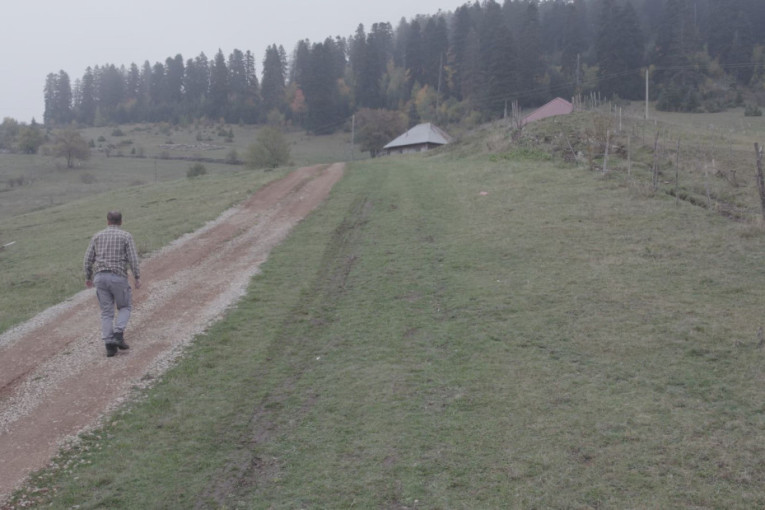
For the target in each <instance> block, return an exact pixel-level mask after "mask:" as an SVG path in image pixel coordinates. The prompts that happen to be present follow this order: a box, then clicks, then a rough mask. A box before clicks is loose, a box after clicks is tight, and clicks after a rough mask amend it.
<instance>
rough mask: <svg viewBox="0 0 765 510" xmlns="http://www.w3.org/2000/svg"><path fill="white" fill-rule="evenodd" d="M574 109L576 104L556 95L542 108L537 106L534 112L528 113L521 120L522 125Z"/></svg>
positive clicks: (566, 113)
mask: <svg viewBox="0 0 765 510" xmlns="http://www.w3.org/2000/svg"><path fill="white" fill-rule="evenodd" d="M573 111H574V105H572V104H571V103H569V102H568V101H566V100H565V99H562V98H560V97H556V98H555V99H553V100H552V101H550V102H549V103H547V104H546V105H544V106H542V107H540V108H537V109H536V110H534V112H532V113H530V114H528V115H526V116H525V117H524V118H523V120H522V121H521V125H522V126H525V125H526V124H528V123H529V122H534V121H535V120H541V119H546V118H547V117H555V116H556V115H568V114H569V113H571V112H573Z"/></svg>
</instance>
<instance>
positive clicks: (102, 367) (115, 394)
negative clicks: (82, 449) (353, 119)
mask: <svg viewBox="0 0 765 510" xmlns="http://www.w3.org/2000/svg"><path fill="white" fill-rule="evenodd" d="M343 170H344V166H343V165H342V164H334V165H331V166H315V167H307V168H302V169H299V170H296V171H294V172H292V173H291V174H289V175H288V176H287V177H285V178H283V179H280V180H278V181H275V182H272V183H270V184H268V185H267V186H265V187H264V188H263V189H261V190H260V191H258V192H257V193H255V194H254V195H253V196H252V197H250V199H248V200H247V201H246V202H245V203H244V204H242V205H240V206H238V207H235V208H232V209H230V210H228V211H226V212H225V213H224V214H222V215H221V216H220V217H219V218H218V219H217V220H215V221H213V222H210V223H209V224H207V225H206V226H205V227H203V228H202V229H200V230H198V231H197V232H194V233H192V234H188V235H186V236H184V237H182V238H181V239H178V240H177V241H175V242H173V243H172V244H170V245H169V246H167V247H166V248H164V249H163V250H161V251H160V252H158V253H156V254H154V255H153V256H151V257H150V258H148V259H145V260H143V261H142V263H141V274H142V284H143V285H142V286H141V289H140V290H135V289H134V291H133V314H132V316H131V319H130V324H129V325H128V330H127V331H126V334H125V339H126V340H127V341H128V343H129V344H130V346H131V349H130V350H129V351H120V353H119V354H118V355H117V356H116V357H114V358H106V355H105V350H104V347H103V343H102V341H101V339H100V334H99V322H100V321H99V310H98V303H97V302H96V299H95V294H94V293H95V291H93V290H92V289H91V290H83V291H82V292H80V293H78V294H76V295H75V296H73V297H72V298H71V299H69V300H67V301H66V302H64V303H61V304H59V305H57V306H55V307H52V308H50V309H48V310H46V311H44V312H43V313H41V314H39V315H38V316H36V317H35V318H33V319H31V320H30V321H28V322H26V323H24V324H22V325H20V326H19V327H17V328H14V329H13V330H11V331H8V332H6V333H5V334H3V335H2V336H0V504H1V503H2V502H3V500H4V499H5V498H7V497H8V496H9V494H10V493H11V492H12V490H13V489H14V488H15V487H17V486H18V485H19V484H21V483H22V482H23V481H24V480H25V479H26V477H27V476H28V475H29V474H30V473H31V472H33V471H35V470H37V469H40V468H42V467H44V466H45V465H46V464H47V463H48V462H49V461H50V459H51V458H52V456H53V455H55V454H56V452H57V451H58V449H59V448H60V446H61V445H62V444H63V443H64V442H65V441H66V440H67V439H69V438H72V437H73V436H75V435H76V434H78V433H79V432H81V431H83V430H85V429H87V428H89V427H92V426H94V425H96V424H97V423H98V422H99V420H100V419H101V417H103V416H104V415H105V414H108V413H109V412H110V411H111V410H113V409H114V408H115V407H116V406H118V405H119V404H121V403H123V402H124V400H125V399H126V398H128V397H129V395H130V391H131V389H133V388H135V387H140V386H142V385H143V384H144V381H147V380H152V379H154V378H156V377H157V376H158V375H160V374H162V373H163V372H164V371H165V370H166V369H167V367H168V366H170V364H171V363H172V362H173V360H175V359H176V358H177V357H178V356H179V355H180V353H181V351H182V348H183V346H184V345H186V344H187V343H188V342H189V341H190V340H192V339H193V338H194V336H195V335H197V334H198V333H201V332H203V331H204V330H205V328H206V327H207V326H208V325H209V324H210V323H211V322H213V321H215V320H217V319H219V318H220V317H221V316H222V314H223V313H224V312H225V310H226V308H227V307H229V306H231V305H232V304H234V303H235V302H236V301H237V300H238V299H239V298H240V297H241V296H242V295H243V294H244V293H245V291H246V288H247V285H248V284H249V282H250V279H251V278H252V276H253V275H254V274H255V273H257V271H258V268H259V267H260V264H261V263H263V262H264V261H265V260H266V258H267V257H268V254H269V253H270V251H271V249H272V248H273V247H274V246H276V245H277V244H278V243H279V242H281V241H282V240H283V239H284V238H285V237H286V236H287V234H288V233H289V231H290V229H291V228H292V227H293V226H294V225H295V224H296V223H297V222H299V221H300V220H301V219H302V218H304V217H305V216H307V215H308V213H310V212H311V210H313V209H314V208H315V207H316V206H317V205H319V204H320V203H321V202H322V201H323V200H324V199H325V198H326V197H327V196H328V194H329V192H330V190H331V189H332V186H333V185H334V184H335V183H336V182H337V181H338V180H339V179H340V178H341V177H342V175H343ZM84 250H85V247H83V253H84Z"/></svg>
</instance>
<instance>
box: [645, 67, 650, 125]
mask: <svg viewBox="0 0 765 510" xmlns="http://www.w3.org/2000/svg"><path fill="white" fill-rule="evenodd" d="M648 74H649V68H648V67H646V68H645V120H648Z"/></svg>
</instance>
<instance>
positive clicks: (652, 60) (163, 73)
mask: <svg viewBox="0 0 765 510" xmlns="http://www.w3.org/2000/svg"><path fill="white" fill-rule="evenodd" d="M763 26H765V2H762V1H761V0H546V1H545V0H542V1H537V0H504V2H502V3H498V2H497V1H495V0H484V1H482V2H478V1H476V2H473V3H466V4H464V5H462V6H461V7H458V8H457V9H456V10H455V11H453V12H451V11H449V12H442V11H439V12H438V13H436V14H432V15H420V16H417V17H415V18H413V19H409V20H407V19H403V18H402V19H401V20H400V22H399V23H398V24H397V25H396V27H395V28H394V26H393V25H392V24H391V23H389V22H380V23H375V24H373V25H372V26H371V27H364V26H363V25H359V26H358V28H357V29H356V31H355V32H354V33H353V34H352V35H350V36H348V37H339V36H335V37H328V38H327V39H325V40H324V41H322V42H314V43H312V42H310V41H308V40H301V41H298V42H297V43H296V45H295V48H294V50H293V52H292V53H291V54H290V55H289V56H288V55H287V52H286V51H285V50H284V48H283V47H281V46H276V45H271V46H269V47H268V48H267V49H266V51H265V55H264V58H263V60H262V66H261V67H262V70H261V73H260V75H258V73H257V72H256V60H255V57H254V55H253V53H252V52H251V51H244V52H243V51H241V50H238V49H235V50H233V52H231V53H230V54H229V55H228V56H226V55H225V54H224V53H223V52H222V51H221V50H218V52H217V53H216V54H215V56H214V57H213V58H212V59H208V57H207V56H206V55H205V54H204V53H200V54H199V55H198V56H197V57H195V58H190V59H187V60H184V58H183V57H182V56H181V55H176V56H174V57H168V58H167V59H166V60H165V62H156V63H154V64H153V65H152V64H150V63H149V62H148V61H146V62H144V64H143V65H142V66H138V65H137V64H135V63H133V64H131V65H130V66H128V67H125V66H120V67H117V66H116V65H114V64H105V65H95V66H93V67H88V68H87V69H86V70H85V72H84V74H83V75H82V76H81V77H79V78H77V79H75V80H74V81H73V82H72V81H71V80H70V78H69V75H68V74H67V72H65V71H64V70H61V71H59V72H58V73H51V74H49V75H48V76H47V77H46V81H45V87H44V101H45V113H44V123H45V124H46V125H62V124H70V123H72V122H76V123H78V124H82V125H104V124H110V123H127V122H147V121H148V122H157V121H164V122H172V123H178V122H183V121H191V120H193V119H196V118H200V117H207V118H212V119H216V120H218V119H223V120H225V121H226V122H229V123H246V124H255V123H265V122H267V121H269V119H270V120H271V121H273V120H277V121H280V122H288V123H291V124H292V125H296V126H300V127H303V128H305V129H307V130H308V131H310V132H313V133H317V134H323V133H331V132H333V131H335V130H337V129H339V128H341V127H343V126H347V123H348V119H349V118H350V116H351V115H352V114H353V113H355V112H357V111H359V110H388V111H398V112H400V113H401V114H402V115H403V116H404V117H405V118H406V119H407V120H408V122H409V124H414V123H417V122H420V121H435V122H442V123H448V122H454V121H461V120H464V119H466V118H472V119H475V120H476V121H480V120H489V119H493V118H498V117H501V116H503V115H506V114H507V108H508V104H509V103H512V102H513V101H518V103H519V104H520V105H521V106H522V107H525V108H530V107H534V106H537V105H540V104H542V103H544V102H545V101H547V100H550V99H552V98H554V97H557V96H561V97H566V98H571V97H572V96H575V95H577V94H585V95H586V94H590V93H599V94H601V96H602V97H604V98H608V99H618V98H623V99H642V98H643V95H644V90H645V78H644V76H645V72H646V70H648V71H649V78H650V82H651V87H650V90H651V95H652V99H655V100H657V102H658V103H657V104H658V106H659V108H662V109H666V110H679V111H716V110H717V109H722V108H725V107H726V106H728V105H729V104H731V101H735V100H738V101H739V102H740V101H742V100H743V97H744V95H745V93H747V94H750V97H755V96H751V94H752V93H753V92H756V91H758V90H762V89H763V87H764V86H765V31H763V30H761V29H760V27H763Z"/></svg>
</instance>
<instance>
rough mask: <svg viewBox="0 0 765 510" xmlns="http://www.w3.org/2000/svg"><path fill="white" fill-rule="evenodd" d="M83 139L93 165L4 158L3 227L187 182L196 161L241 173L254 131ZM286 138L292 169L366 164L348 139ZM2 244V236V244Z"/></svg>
mask: <svg viewBox="0 0 765 510" xmlns="http://www.w3.org/2000/svg"><path fill="white" fill-rule="evenodd" d="M81 133H82V136H83V138H84V139H85V140H87V141H92V142H93V144H94V148H93V151H92V155H91V158H90V159H89V160H87V161H84V162H81V161H78V162H77V164H76V167H75V168H71V169H67V168H66V165H65V163H64V161H63V159H61V158H58V159H57V158H53V157H48V156H43V155H36V156H27V155H15V154H0V219H2V218H9V217H12V216H15V215H17V214H22V213H26V212H30V211H35V210H41V209H45V208H48V207H51V206H55V205H61V204H65V203H68V202H70V201H72V200H77V199H80V198H84V197H87V196H93V195H96V194H99V193H103V192H105V191H109V190H113V189H118V188H125V187H130V186H141V185H152V184H154V183H157V182H168V181H173V180H177V179H182V178H185V176H186V171H187V170H188V168H189V166H190V165H191V164H192V162H193V161H192V160H193V159H203V160H204V161H203V164H204V165H205V167H206V169H207V172H208V174H212V175H226V174H231V173H236V172H238V171H241V170H242V169H243V166H242V165H241V164H239V165H236V164H227V161H229V160H234V159H238V160H239V161H241V160H244V159H245V155H246V152H247V148H248V147H249V146H250V145H251V144H252V143H254V142H255V140H256V137H257V128H255V127H252V126H218V125H217V124H216V125H210V126H207V127H203V126H201V125H200V126H199V127H195V126H188V127H173V126H169V125H164V124H157V125H154V124H146V125H129V126H120V127H119V128H117V127H101V128H88V129H84V130H82V131H81ZM115 133H120V134H119V135H115ZM224 133H225V136H224ZM229 133H232V134H233V137H232V138H229V137H228V134H229ZM287 136H288V138H289V139H290V141H291V143H292V149H291V165H292V166H305V165H311V164H317V163H333V162H336V161H349V160H351V159H352V158H355V159H364V158H366V157H368V154H366V155H365V154H361V153H360V152H359V151H358V149H356V152H355V153H354V154H352V153H351V150H350V134H345V133H338V134H335V135H331V136H322V137H312V136H307V135H305V134H303V133H302V132H300V133H298V132H290V133H288V134H287ZM107 149H108V155H107ZM181 158H182V159H181ZM3 240H4V237H3V234H2V231H0V244H4V243H3Z"/></svg>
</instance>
